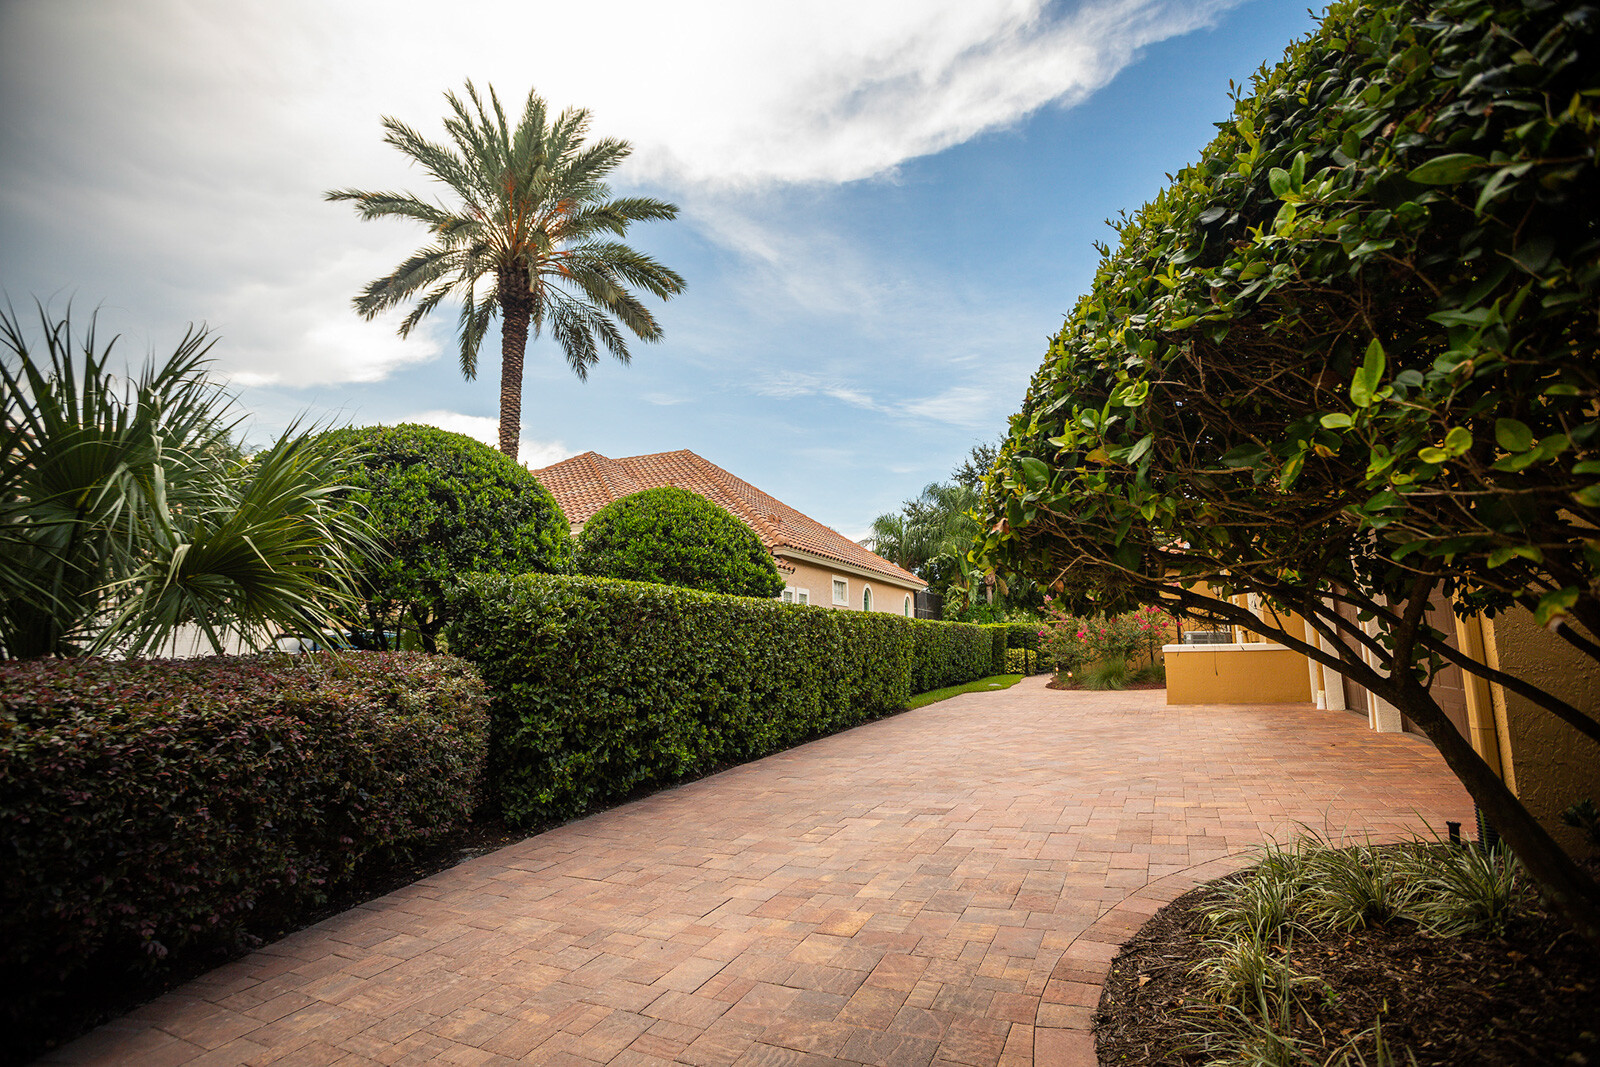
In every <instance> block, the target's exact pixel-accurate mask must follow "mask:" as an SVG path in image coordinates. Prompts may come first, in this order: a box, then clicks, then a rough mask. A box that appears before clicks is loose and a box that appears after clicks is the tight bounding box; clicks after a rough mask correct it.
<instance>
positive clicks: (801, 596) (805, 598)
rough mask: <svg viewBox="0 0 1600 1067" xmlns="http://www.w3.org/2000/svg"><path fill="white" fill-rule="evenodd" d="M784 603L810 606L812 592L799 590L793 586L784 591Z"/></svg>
mask: <svg viewBox="0 0 1600 1067" xmlns="http://www.w3.org/2000/svg"><path fill="white" fill-rule="evenodd" d="M783 602H784V603H785V604H809V603H811V590H809V589H799V588H797V587H795V586H792V585H791V586H790V587H789V588H787V589H785V590H784V591H783Z"/></svg>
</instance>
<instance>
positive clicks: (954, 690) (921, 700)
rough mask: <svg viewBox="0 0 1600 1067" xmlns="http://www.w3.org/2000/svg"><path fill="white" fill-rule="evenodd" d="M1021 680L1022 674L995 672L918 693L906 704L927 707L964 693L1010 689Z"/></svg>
mask: <svg viewBox="0 0 1600 1067" xmlns="http://www.w3.org/2000/svg"><path fill="white" fill-rule="evenodd" d="M1020 681H1022V675H1020V674H995V675H991V676H989V677H988V678H979V679H978V680H977V681H975V682H968V683H967V684H966V685H947V686H945V687H944V688H943V689H930V690H928V691H927V692H926V693H918V694H917V695H916V696H914V697H912V698H911V700H910V701H909V702H908V703H907V704H906V709H907V710H908V711H909V710H910V709H912V708H922V707H927V706H928V705H929V704H937V703H938V702H939V701H941V700H949V699H950V698H951V697H953V696H960V695H961V694H962V693H993V692H996V691H997V690H1001V689H1010V688H1011V687H1012V686H1014V685H1016V684H1017V683H1018V682H1020Z"/></svg>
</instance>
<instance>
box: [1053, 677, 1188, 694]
mask: <svg viewBox="0 0 1600 1067" xmlns="http://www.w3.org/2000/svg"><path fill="white" fill-rule="evenodd" d="M1166 687H1167V683H1166V682H1128V683H1126V684H1124V685H1123V687H1122V688H1124V689H1165V688H1166ZM1045 688H1046V689H1082V690H1083V691H1084V692H1094V690H1090V689H1089V688H1088V687H1087V686H1082V685H1079V684H1078V683H1077V682H1063V681H1059V680H1057V679H1054V678H1052V679H1051V680H1050V681H1049V682H1047V683H1045ZM1100 692H1104V690H1100Z"/></svg>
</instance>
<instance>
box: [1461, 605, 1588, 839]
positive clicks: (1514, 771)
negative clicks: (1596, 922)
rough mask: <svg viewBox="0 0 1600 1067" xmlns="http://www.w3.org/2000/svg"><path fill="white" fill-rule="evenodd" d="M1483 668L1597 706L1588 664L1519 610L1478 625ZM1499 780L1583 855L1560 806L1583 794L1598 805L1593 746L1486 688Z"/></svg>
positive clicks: (1533, 708) (1525, 704)
mask: <svg viewBox="0 0 1600 1067" xmlns="http://www.w3.org/2000/svg"><path fill="white" fill-rule="evenodd" d="M1483 631H1484V633H1483V637H1484V646H1485V647H1484V652H1485V659H1486V661H1487V662H1488V663H1489V665H1490V666H1492V667H1496V668H1498V669H1499V670H1502V671H1505V672H1506V673H1507V674H1511V675H1515V676H1516V677H1518V678H1522V679H1524V680H1526V681H1528V682H1531V683H1533V684H1534V685H1537V686H1538V687H1539V688H1541V689H1543V690H1545V691H1546V692H1548V693H1550V694H1552V695H1554V696H1557V697H1560V698H1561V699H1562V700H1565V701H1566V702H1567V703H1569V704H1571V705H1572V706H1573V707H1575V708H1577V709H1579V710H1580V711H1585V712H1588V713H1589V714H1590V715H1594V714H1596V712H1597V711H1600V678H1597V677H1596V674H1597V672H1596V670H1595V666H1594V662H1593V661H1592V660H1589V659H1588V658H1587V657H1585V656H1583V655H1582V654H1581V653H1579V652H1578V651H1577V650H1576V649H1574V648H1573V647H1572V646H1571V645H1569V644H1567V643H1566V642H1565V641H1563V640H1561V638H1559V637H1557V636H1556V635H1554V634H1552V633H1550V632H1549V631H1548V630H1546V629H1544V627H1542V626H1540V625H1539V624H1538V623H1536V622H1534V621H1533V616H1532V615H1530V614H1529V613H1528V612H1526V611H1523V610H1521V609H1520V608H1519V609H1516V610H1513V611H1508V612H1503V613H1501V614H1500V615H1498V616H1496V617H1495V618H1494V619H1493V620H1492V621H1485V623H1484V625H1483ZM1492 689H1493V694H1494V713H1495V719H1496V720H1497V725H1498V726H1499V729H1500V730H1501V731H1502V736H1501V738H1500V740H1501V745H1500V758H1501V762H1502V763H1503V764H1504V765H1506V766H1505V778H1506V781H1507V784H1509V785H1510V786H1511V788H1512V789H1513V790H1514V791H1515V792H1516V794H1517V798H1518V799H1519V800H1521V801H1522V803H1523V806H1524V807H1526V808H1527V809H1528V811H1530V812H1531V813H1532V814H1533V816H1534V818H1536V819H1538V820H1539V822H1540V823H1542V824H1543V825H1544V827H1545V828H1546V829H1547V830H1549V831H1551V833H1553V834H1554V835H1555V836H1556V839H1557V840H1558V841H1560V842H1561V844H1562V846H1563V847H1565V848H1566V849H1567V850H1568V851H1569V852H1571V853H1572V854H1573V855H1575V856H1584V855H1587V854H1588V853H1589V847H1588V846H1587V845H1586V844H1585V843H1584V841H1583V837H1582V835H1581V834H1580V832H1579V831H1577V830H1575V829H1572V828H1571V827H1568V826H1564V825H1562V823H1561V810H1562V809H1563V808H1565V807H1567V806H1568V805H1569V804H1572V803H1574V802H1575V801H1578V800H1582V799H1583V798H1585V797H1589V798H1592V799H1593V800H1594V801H1595V803H1597V804H1600V745H1596V744H1595V743H1594V742H1593V741H1591V740H1589V739H1588V738H1587V737H1584V736H1583V735H1582V734H1580V733H1578V732H1577V731H1576V730H1574V729H1573V728H1572V727H1570V726H1568V725H1567V724H1566V723H1564V722H1562V721H1561V720H1559V719H1557V718H1556V717H1555V716H1554V715H1552V714H1550V713H1549V712H1547V711H1545V710H1544V709H1542V708H1540V707H1538V706H1537V705H1535V704H1533V703H1532V702H1531V701H1529V700H1527V699H1525V698H1523V697H1520V696H1517V695H1516V694H1515V693H1508V692H1506V691H1505V690H1504V689H1502V688H1501V687H1500V686H1498V685H1497V686H1493V687H1492Z"/></svg>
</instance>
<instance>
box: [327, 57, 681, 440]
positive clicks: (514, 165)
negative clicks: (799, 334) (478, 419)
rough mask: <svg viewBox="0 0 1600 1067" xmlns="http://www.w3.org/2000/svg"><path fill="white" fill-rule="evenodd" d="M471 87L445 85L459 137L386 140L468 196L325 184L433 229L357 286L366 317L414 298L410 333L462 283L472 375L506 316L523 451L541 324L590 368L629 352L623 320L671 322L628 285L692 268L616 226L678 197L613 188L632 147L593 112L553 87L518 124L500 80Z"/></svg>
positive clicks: (504, 381)
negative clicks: (487, 339)
mask: <svg viewBox="0 0 1600 1067" xmlns="http://www.w3.org/2000/svg"><path fill="white" fill-rule="evenodd" d="M466 92H467V99H466V100H465V101H463V100H462V99H461V98H460V97H458V96H456V94H455V93H446V94H445V99H446V100H448V101H449V103H450V108H451V111H452V112H453V117H451V118H447V119H446V120H445V130H446V131H447V132H448V133H449V135H450V140H451V141H452V142H454V145H453V147H451V146H447V145H441V144H435V143H433V142H431V141H429V140H427V139H426V138H424V137H423V136H422V135H421V134H419V133H417V132H416V131H415V130H413V129H411V127H409V126H407V125H405V124H404V123H402V122H400V121H399V120H398V119H394V118H389V117H385V118H384V120H383V128H384V130H385V131H386V134H385V136H384V141H385V143H387V144H390V145H393V146H394V147H395V148H398V149H399V150H400V151H401V152H403V153H405V154H406V155H407V156H409V157H410V158H411V160H412V161H413V162H415V163H417V164H418V165H420V166H421V167H422V168H423V169H424V170H425V171H427V172H428V174H429V175H430V176H431V177H432V178H433V179H434V180H436V181H439V182H442V183H443V184H444V185H445V186H446V187H447V188H448V189H449V190H450V192H451V193H452V194H453V195H454V197H455V198H456V199H457V201H458V203H456V204H454V205H453V206H443V205H438V204H433V203H429V202H428V201H426V200H422V199H420V198H418V197H416V196H413V195H412V194H410V193H394V192H364V191H361V190H357V189H337V190H333V191H331V192H329V193H327V194H326V197H327V199H329V200H351V201H354V202H355V206H356V210H357V211H358V212H359V213H360V215H361V217H362V218H363V219H379V218H401V219H411V220H413V221H416V222H420V223H422V224H423V225H424V226H426V227H427V228H428V230H429V232H430V234H431V235H432V238H433V240H432V243H430V244H428V245H426V246H424V247H423V248H420V249H418V250H417V251H416V252H415V253H413V254H412V255H411V256H410V257H409V258H408V259H407V260H406V261H405V262H404V263H402V264H400V266H399V267H397V268H395V270H394V271H393V273H391V274H387V275H385V276H384V277H382V278H379V279H377V280H376V281H374V282H372V283H371V284H369V285H368V286H367V287H366V289H364V290H363V291H362V292H361V295H359V296H357V297H356V298H355V301H354V303H355V307H356V310H357V311H358V312H360V314H361V315H362V317H363V318H366V319H369V320H370V319H371V318H373V317H374V316H376V315H378V314H380V313H381V312H384V311H388V310H389V309H391V308H394V307H397V306H399V305H400V304H402V303H405V302H407V301H409V300H412V299H416V306H415V307H414V308H412V310H411V313H410V314H408V315H407V316H406V317H405V319H404V320H402V322H401V323H400V336H401V337H406V336H409V335H410V333H411V331H412V330H413V329H415V328H416V326H417V324H418V323H419V322H421V321H422V320H423V318H425V317H426V316H427V315H428V314H429V312H431V311H433V309H434V308H436V307H438V306H439V304H440V303H442V302H443V301H444V300H445V299H446V298H448V297H451V296H454V297H455V298H456V299H458V300H459V301H460V302H461V314H460V322H459V333H460V342H461V373H462V374H463V375H465V376H466V377H467V378H468V379H469V380H470V379H472V378H475V377H476V376H477V373H478V349H479V347H480V345H481V344H482V341H483V337H484V334H485V333H486V332H487V331H488V328H489V323H490V322H491V321H492V320H493V319H494V318H495V316H496V315H497V314H498V315H499V316H500V319H501V323H500V450H501V451H502V452H504V453H505V454H506V455H508V456H510V457H511V458H512V459H516V458H517V440H518V438H519V436H520V435H521V431H522V368H523V356H524V353H525V352H526V350H527V345H528V337H529V332H530V330H531V332H532V335H533V336H534V337H535V338H537V337H538V336H539V334H540V332H541V331H542V330H543V329H544V327H545V325H546V324H548V325H549V327H550V333H551V336H552V337H554V338H555V340H556V342H557V343H558V344H559V345H560V346H561V348H562V351H563V352H564V353H565V354H566V358H567V365H568V366H570V367H571V368H572V370H573V373H575V374H577V376H578V377H579V378H580V379H581V378H586V377H588V373H589V368H590V367H592V366H594V364H595V363H596V362H598V361H599V350H600V347H601V346H604V348H605V349H606V350H607V351H609V352H610V353H611V354H612V355H613V356H615V357H616V358H617V359H618V360H619V361H621V362H623V363H627V362H628V360H629V354H628V345H627V341H626V339H625V337H624V335H623V332H622V329H619V326H620V327H623V328H626V329H627V330H628V331H629V332H631V333H633V334H634V335H635V336H636V337H638V338H640V339H641V340H644V341H655V340H658V339H659V338H660V337H661V327H660V325H659V324H658V323H657V322H656V320H655V318H654V317H653V316H652V315H651V314H650V311H649V309H648V308H646V307H645V306H644V304H643V303H642V302H640V300H639V298H638V297H637V296H636V295H635V294H634V292H633V291H632V288H630V287H637V288H639V289H643V290H646V291H648V292H650V293H652V294H654V295H655V296H658V297H660V298H662V299H663V300H665V299H669V298H671V297H672V296H674V295H676V294H678V293H680V292H682V291H683V287H684V281H683V278H682V277H680V276H679V275H678V274H676V273H675V272H673V271H672V270H669V269H668V268H666V267H664V266H662V265H661V264H660V263H657V262H656V261H655V260H654V259H652V258H650V257H649V256H647V255H644V254H643V253H641V252H639V251H637V250H635V249H633V248H630V247H629V246H627V245H625V244H623V243H622V242H621V241H618V240H613V239H611V238H616V237H622V236H625V235H626V233H627V230H628V227H629V226H630V225H632V224H633V223H635V222H643V221H647V220H651V219H672V218H676V217H677V214H678V208H677V205H675V204H669V203H666V202H664V201H661V200H655V199H652V198H649V197H619V198H616V199H613V198H612V197H611V190H610V187H609V186H607V185H606V183H605V181H604V179H605V176H606V175H607V174H609V173H610V172H611V171H612V170H613V169H614V168H615V167H616V166H617V165H618V164H619V163H621V162H622V161H623V160H624V159H625V158H627V156H628V154H629V153H630V152H632V150H633V149H632V147H631V146H630V145H629V144H628V143H627V142H626V141H620V140H616V139H614V138H609V137H608V138H602V139H600V140H598V141H595V142H594V143H593V144H586V143H585V140H584V139H585V135H586V134H587V132H588V129H589V113H588V112H587V111H585V110H583V109H581V108H569V109H568V110H566V111H563V112H562V113H561V115H560V116H559V117H558V118H557V119H556V120H555V121H554V122H553V123H552V122H550V121H549V118H548V114H547V112H546V108H545V102H544V100H542V99H541V98H540V97H539V96H538V95H537V94H536V93H532V92H530V93H529V94H528V100H527V103H526V104H524V105H523V109H522V117H521V119H519V120H518V122H517V124H516V127H515V128H512V127H511V126H510V125H508V123H507V121H506V115H505V111H504V110H503V109H502V108H501V106H500V100H499V98H498V97H497V96H496V95H495V92H494V88H493V86H491V87H490V88H489V99H488V102H487V105H486V104H485V101H484V100H483V99H482V98H481V97H480V96H479V95H478V90H477V88H476V87H474V86H473V84H472V83H471V82H470V81H469V82H467V89H466ZM469 105H470V106H469Z"/></svg>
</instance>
